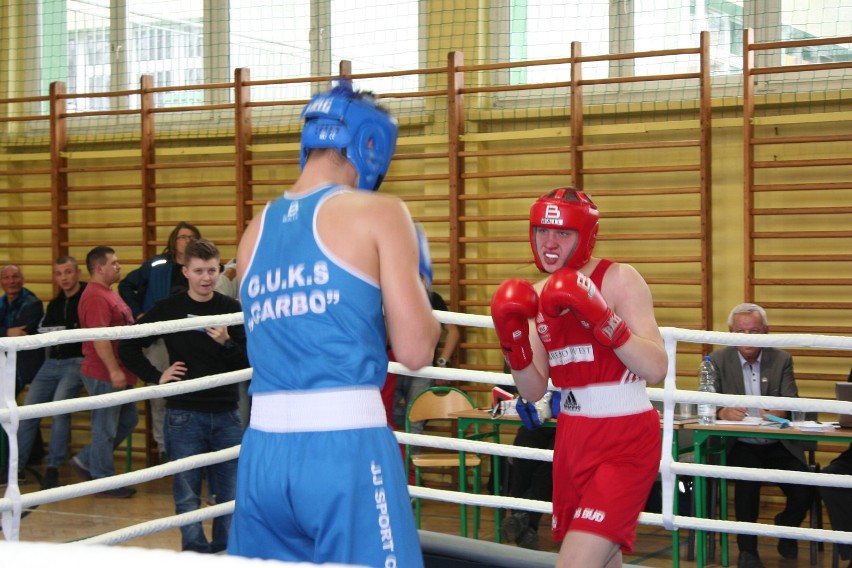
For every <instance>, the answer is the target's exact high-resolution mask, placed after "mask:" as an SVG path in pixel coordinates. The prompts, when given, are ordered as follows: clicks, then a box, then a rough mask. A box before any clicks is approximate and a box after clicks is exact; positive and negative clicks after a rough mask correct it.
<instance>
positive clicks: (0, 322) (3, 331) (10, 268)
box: [0, 264, 44, 482]
mask: <svg viewBox="0 0 852 568" xmlns="http://www.w3.org/2000/svg"><path fill="white" fill-rule="evenodd" d="M0 286H2V287H3V292H4V294H3V296H2V297H0V337H23V336H25V335H33V334H35V333H36V332H37V331H38V324H39V322H40V321H41V318H42V316H44V305H42V302H41V300H39V299H38V297H36V295H35V294H33V293H32V292H31V291H30V290H28V289H26V288H24V274H23V272H21V269H20V268H18V267H17V266H16V265H14V264H8V265H6V266H4V267H3V268H2V270H0ZM43 361H44V349H27V350H24V351H18V353H17V363H16V367H15V396H17V395H18V394H20V393H21V391H23V390H24V387H25V386H26V385H28V384H29V383H30V382H31V381H32V380H33V377H35V375H36V373H37V372H38V370H39V368H40V367H41V364H42V362H43ZM0 436H2V440H0V447H2V455H0V464H3V471H4V472H5V473H4V475H3V479H4V480H5V479H6V474H8V471H7V467H6V466H7V465H8V463H9V459H8V452H9V444H8V441H7V439H6V432H5V431H3V432H0ZM37 450H38V458H39V459H40V458H41V456H43V455H44V446H43V443H42V441H41V433H40V432H39V433H38V440H37ZM33 454H36V452H33ZM33 457H35V455H34V456H33ZM33 461H35V459H34V460H33ZM24 465H26V462H22V463H21V467H23V466H24ZM18 477H19V481H21V482H23V481H24V477H23V469H19V472H18Z"/></svg>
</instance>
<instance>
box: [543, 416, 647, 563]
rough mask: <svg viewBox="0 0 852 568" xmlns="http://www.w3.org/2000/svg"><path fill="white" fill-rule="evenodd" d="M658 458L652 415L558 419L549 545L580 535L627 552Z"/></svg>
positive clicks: (564, 417)
mask: <svg viewBox="0 0 852 568" xmlns="http://www.w3.org/2000/svg"><path fill="white" fill-rule="evenodd" d="M660 452H661V441H660V417H659V414H658V413H657V411H656V410H649V411H647V412H642V413H640V414H632V415H629V416H617V417H607V418H589V417H585V416H573V415H567V414H564V413H563V414H560V415H559V422H558V424H557V434H556V447H555V449H554V454H553V540H555V541H561V540H563V539H564V538H565V534H566V533H567V532H568V531H584V532H589V533H593V534H596V535H599V536H601V537H603V538H606V539H607V540H609V541H612V542H615V543H617V544H619V545H620V546H621V550H622V551H623V552H631V551H632V550H633V544H634V542H635V541H636V525H637V524H638V522H639V513H641V512H642V509H643V508H644V506H645V502H646V500H647V499H648V493H649V492H650V491H651V486H652V485H653V483H654V480H655V479H656V477H657V472H658V471H659V468H660Z"/></svg>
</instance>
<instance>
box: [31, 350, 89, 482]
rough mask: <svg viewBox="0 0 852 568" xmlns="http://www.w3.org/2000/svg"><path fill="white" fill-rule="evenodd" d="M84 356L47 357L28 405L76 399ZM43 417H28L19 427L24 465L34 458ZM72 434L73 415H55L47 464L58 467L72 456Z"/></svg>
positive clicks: (35, 379) (32, 384)
mask: <svg viewBox="0 0 852 568" xmlns="http://www.w3.org/2000/svg"><path fill="white" fill-rule="evenodd" d="M82 362H83V358H82V357H71V358H68V359H45V361H44V364H43V365H42V366H41V369H39V371H38V373H36V376H35V377H34V378H33V382H32V383H30V390H29V391H27V397H26V398H25V399H24V406H28V405H30V404H41V403H43V402H54V401H57V400H68V399H69V398H76V397H77V395H79V394H80V389H82V388H83V380H82V379H81V378H80V364H81V363H82ZM40 424H41V418H33V419H32V420H24V421H23V422H21V425H20V427H19V429H18V457H19V461H18V464H19V465H20V467H23V465H24V464H26V463H27V461H28V460H29V459H30V452H31V451H32V448H33V442H34V441H35V439H36V434H37V433H38V428H39V425H40ZM70 434H71V415H70V414H59V415H54V416H53V419H52V422H51V425H50V443H49V445H48V447H49V449H48V453H47V467H54V468H58V467H59V466H60V465H62V462H63V461H65V457H66V456H67V455H68V438H69V436H70Z"/></svg>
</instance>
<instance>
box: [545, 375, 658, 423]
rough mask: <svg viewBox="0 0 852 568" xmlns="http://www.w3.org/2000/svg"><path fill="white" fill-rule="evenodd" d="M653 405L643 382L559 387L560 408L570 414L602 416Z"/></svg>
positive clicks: (638, 411) (623, 414)
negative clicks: (560, 388) (560, 393)
mask: <svg viewBox="0 0 852 568" xmlns="http://www.w3.org/2000/svg"><path fill="white" fill-rule="evenodd" d="M652 408H654V406H653V405H652V404H651V401H650V400H649V399H648V392H647V391H646V390H645V381H641V380H640V381H636V382H633V383H625V384H621V383H604V384H596V385H589V386H585V387H579V388H567V389H562V408H561V411H562V412H564V413H565V414H571V415H572V416H588V417H590V418H603V417H609V416H629V415H631V414H639V413H640V412H645V411H647V410H650V409H652Z"/></svg>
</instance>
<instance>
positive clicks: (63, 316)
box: [39, 282, 86, 359]
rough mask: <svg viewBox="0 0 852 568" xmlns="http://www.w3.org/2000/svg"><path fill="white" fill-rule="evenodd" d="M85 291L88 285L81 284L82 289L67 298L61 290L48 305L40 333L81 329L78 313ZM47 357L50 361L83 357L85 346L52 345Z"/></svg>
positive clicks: (77, 344) (75, 344)
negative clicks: (78, 306)
mask: <svg viewBox="0 0 852 568" xmlns="http://www.w3.org/2000/svg"><path fill="white" fill-rule="evenodd" d="M85 289H86V283H85V282H80V289H79V290H77V293H76V294H74V295H73V296H66V295H65V292H63V291H61V290H60V291H59V294H57V295H56V297H55V298H53V299H52V300H51V301H50V302H49V303H48V304H47V310H45V312H44V319H43V320H41V325H39V333H45V332H47V331H58V330H60V329H79V328H80V316H79V314H78V313H77V305H78V304H79V303H80V297H81V296H82V295H83V290H85ZM47 356H48V357H49V358H50V359H70V358H72V357H82V356H83V344H82V343H79V342H78V343H63V344H60V345H52V346H50V348H49V349H48V354H47Z"/></svg>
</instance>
